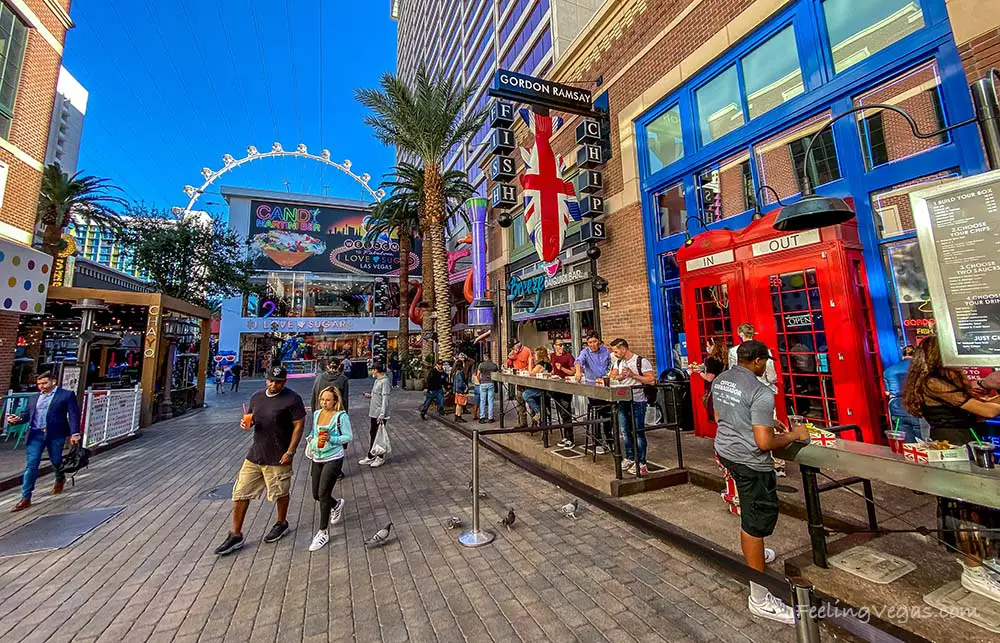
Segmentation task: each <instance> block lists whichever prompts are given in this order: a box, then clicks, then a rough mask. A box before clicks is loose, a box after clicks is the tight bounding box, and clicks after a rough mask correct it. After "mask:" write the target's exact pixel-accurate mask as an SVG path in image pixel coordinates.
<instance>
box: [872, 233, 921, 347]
mask: <svg viewBox="0 0 1000 643" xmlns="http://www.w3.org/2000/svg"><path fill="white" fill-rule="evenodd" d="M882 251H883V257H884V258H885V263H886V268H888V270H887V272H888V274H889V277H890V278H891V279H892V282H891V284H892V291H891V296H892V297H893V299H894V301H893V302H892V316H893V321H894V322H895V324H896V336H897V337H898V338H899V339H900V345H901V346H907V345H914V346H915V345H916V344H918V343H919V342H920V341H921V340H923V339H924V338H925V337H927V336H928V335H933V334H934V311H933V309H932V308H931V294H930V289H929V288H928V287H927V277H926V273H925V272H924V261H923V259H922V258H921V256H920V246H919V245H918V243H917V240H916V239H911V240H908V241H900V242H898V243H894V244H888V245H885V246H884V247H883V249H882Z"/></svg>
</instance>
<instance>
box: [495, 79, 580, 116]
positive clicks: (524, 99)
mask: <svg viewBox="0 0 1000 643" xmlns="http://www.w3.org/2000/svg"><path fill="white" fill-rule="evenodd" d="M489 93H490V96H495V97H497V98H504V99H507V100H512V101H517V102H519V103H528V104H530V105H540V106H543V107H550V108H552V109H556V110H562V111H566V112H571V113H574V114H584V115H589V114H592V113H593V111H594V106H593V100H592V97H591V95H590V92H589V91H587V90H586V89H580V88H579V87H571V86H570V85H563V84H560V83H553V82H551V81H548V80H545V79H542V78H536V77H534V76H526V75H525V74H519V73H517V72H513V71H507V70H506V69H500V70H497V74H496V76H495V77H494V79H493V87H491V88H490V92H489Z"/></svg>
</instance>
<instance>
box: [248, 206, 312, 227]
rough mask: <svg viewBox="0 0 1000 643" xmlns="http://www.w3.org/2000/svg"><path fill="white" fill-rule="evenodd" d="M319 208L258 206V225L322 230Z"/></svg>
mask: <svg viewBox="0 0 1000 643" xmlns="http://www.w3.org/2000/svg"><path fill="white" fill-rule="evenodd" d="M318 219H319V208H295V207H290V206H280V205H268V204H267V203H261V204H260V205H258V206H257V226H258V227H261V228H272V229H274V230H303V231H306V232H320V231H321V229H320V224H319V221H318Z"/></svg>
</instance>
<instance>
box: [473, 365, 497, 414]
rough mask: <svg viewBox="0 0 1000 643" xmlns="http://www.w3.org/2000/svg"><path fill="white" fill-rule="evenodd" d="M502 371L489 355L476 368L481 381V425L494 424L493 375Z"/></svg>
mask: <svg viewBox="0 0 1000 643" xmlns="http://www.w3.org/2000/svg"><path fill="white" fill-rule="evenodd" d="M498 370H500V367H498V366H497V365H496V362H494V361H493V360H491V359H490V356H489V355H485V356H484V357H483V361H481V362H479V366H478V367H477V368H476V377H477V378H478V379H479V423H480V424H487V423H492V422H493V374H494V373H496V372H497V371H498Z"/></svg>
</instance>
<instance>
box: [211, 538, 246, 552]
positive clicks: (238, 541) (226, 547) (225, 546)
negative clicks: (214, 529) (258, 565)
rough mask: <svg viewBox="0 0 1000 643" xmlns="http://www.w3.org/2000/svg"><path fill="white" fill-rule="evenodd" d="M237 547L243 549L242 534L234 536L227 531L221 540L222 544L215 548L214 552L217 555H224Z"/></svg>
mask: <svg viewBox="0 0 1000 643" xmlns="http://www.w3.org/2000/svg"><path fill="white" fill-rule="evenodd" d="M237 549H243V536H236V535H233V532H229V535H228V536H226V539H225V540H224V541H222V544H221V545H219V546H218V547H216V548H215V553H216V554H218V555H219V556H225V555H226V554H231V553H233V552H234V551H236V550H237Z"/></svg>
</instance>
